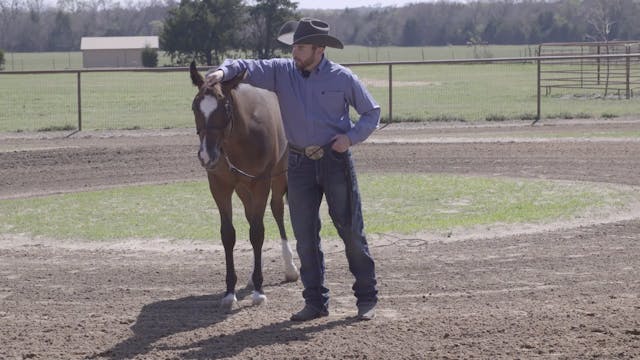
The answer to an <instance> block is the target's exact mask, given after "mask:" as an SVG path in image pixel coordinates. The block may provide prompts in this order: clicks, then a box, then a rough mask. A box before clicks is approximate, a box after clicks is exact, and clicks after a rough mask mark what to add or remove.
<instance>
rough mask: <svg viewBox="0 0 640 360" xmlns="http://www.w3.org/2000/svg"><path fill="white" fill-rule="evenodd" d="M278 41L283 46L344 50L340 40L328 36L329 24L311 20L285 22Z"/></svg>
mask: <svg viewBox="0 0 640 360" xmlns="http://www.w3.org/2000/svg"><path fill="white" fill-rule="evenodd" d="M278 41H280V42H281V43H283V44H285V45H295V44H311V45H318V46H329V47H332V48H336V49H342V48H344V45H342V42H341V41H340V40H338V39H337V38H335V37H333V36H331V35H329V24H327V23H326V22H324V21H322V20H318V19H312V18H302V19H300V21H295V20H291V21H287V22H286V23H285V24H284V25H282V27H281V28H280V32H279V33H278Z"/></svg>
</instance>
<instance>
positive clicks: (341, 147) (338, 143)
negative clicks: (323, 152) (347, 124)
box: [331, 134, 351, 153]
mask: <svg viewBox="0 0 640 360" xmlns="http://www.w3.org/2000/svg"><path fill="white" fill-rule="evenodd" d="M331 141H333V145H331V149H333V151H336V152H339V153H343V152H345V151H347V150H348V149H349V146H351V139H349V137H348V136H347V135H345V134H338V135H336V136H334V137H333V139H331Z"/></svg>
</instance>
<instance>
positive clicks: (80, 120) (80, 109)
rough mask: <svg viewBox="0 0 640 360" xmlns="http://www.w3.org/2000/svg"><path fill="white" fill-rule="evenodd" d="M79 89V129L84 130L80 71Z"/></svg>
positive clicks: (78, 78)
mask: <svg viewBox="0 0 640 360" xmlns="http://www.w3.org/2000/svg"><path fill="white" fill-rule="evenodd" d="M76 74H77V86H76V87H77V89H78V131H81V130H82V85H81V84H82V82H81V81H80V71H78V72H77V73H76Z"/></svg>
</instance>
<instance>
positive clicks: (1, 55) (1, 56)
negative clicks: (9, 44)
mask: <svg viewBox="0 0 640 360" xmlns="http://www.w3.org/2000/svg"><path fill="white" fill-rule="evenodd" d="M2 69H4V51H3V50H2V49H0V70H2Z"/></svg>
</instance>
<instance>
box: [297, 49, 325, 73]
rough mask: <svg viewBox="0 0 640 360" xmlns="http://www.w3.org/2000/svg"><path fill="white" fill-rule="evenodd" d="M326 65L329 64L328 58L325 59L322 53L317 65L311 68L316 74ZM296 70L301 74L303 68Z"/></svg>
mask: <svg viewBox="0 0 640 360" xmlns="http://www.w3.org/2000/svg"><path fill="white" fill-rule="evenodd" d="M327 66H329V60H327V57H326V56H325V55H324V54H323V55H322V59H321V60H320V62H319V63H318V66H316V68H315V69H313V71H312V72H313V73H315V74H316V75H317V74H320V72H322V71H324V68H326V67H327ZM298 72H300V73H301V74H303V70H298ZM303 76H304V75H303Z"/></svg>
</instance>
